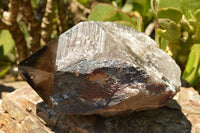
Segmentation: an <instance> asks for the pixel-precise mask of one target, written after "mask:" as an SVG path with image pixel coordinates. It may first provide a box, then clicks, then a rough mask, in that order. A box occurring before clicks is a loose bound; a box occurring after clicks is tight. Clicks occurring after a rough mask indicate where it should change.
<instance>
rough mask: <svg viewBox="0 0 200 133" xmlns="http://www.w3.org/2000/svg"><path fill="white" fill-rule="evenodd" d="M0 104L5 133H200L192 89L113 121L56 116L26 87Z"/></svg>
mask: <svg viewBox="0 0 200 133" xmlns="http://www.w3.org/2000/svg"><path fill="white" fill-rule="evenodd" d="M0 103H1V105H0V107H1V108H0V132H5V133H26V132H31V133H38V132H39V133H66V132H70V133H77V132H79V133H102V132H106V133H128V132H133V133H134V132H137V133H199V132H200V115H199V114H200V96H199V94H198V92H197V91H195V90H194V89H193V88H181V90H180V92H179V93H178V94H177V95H176V96H175V97H174V99H173V100H170V101H169V102H168V103H167V105H165V106H163V107H160V108H158V109H154V110H146V111H140V112H133V113H131V114H129V113H127V114H123V115H118V116H113V117H103V116H100V115H86V116H82V115H61V114H57V113H55V112H54V111H52V110H51V109H50V108H49V107H48V106H47V105H46V104H45V103H44V102H43V100H42V99H41V98H40V97H39V96H38V95H37V93H35V92H34V91H33V89H31V88H30V87H28V86H27V87H24V88H20V89H17V90H15V91H14V92H12V93H11V94H9V95H7V96H6V98H4V99H3V101H2V102H0Z"/></svg>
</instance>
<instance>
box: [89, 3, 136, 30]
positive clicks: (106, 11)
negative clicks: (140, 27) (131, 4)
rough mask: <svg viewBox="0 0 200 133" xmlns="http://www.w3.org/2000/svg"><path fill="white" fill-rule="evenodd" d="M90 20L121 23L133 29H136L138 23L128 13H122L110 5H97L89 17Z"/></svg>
mask: <svg viewBox="0 0 200 133" xmlns="http://www.w3.org/2000/svg"><path fill="white" fill-rule="evenodd" d="M88 20H89V21H110V22H119V23H121V24H125V25H128V26H131V27H136V22H134V21H133V19H131V17H129V16H128V15H127V14H126V13H124V12H122V11H121V10H119V9H118V8H115V7H113V6H111V5H108V4H97V5H96V6H95V7H94V8H93V10H92V12H91V14H90V16H89V17H88ZM128 22H129V23H128Z"/></svg>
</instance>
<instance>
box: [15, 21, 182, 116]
mask: <svg viewBox="0 0 200 133" xmlns="http://www.w3.org/2000/svg"><path fill="white" fill-rule="evenodd" d="M19 70H20V73H21V75H22V76H23V77H24V79H26V80H27V82H28V83H29V84H30V85H31V86H32V88H33V89H34V90H35V91H36V92H37V93H38V94H39V95H40V96H41V97H42V98H43V99H44V101H45V102H46V103H47V104H48V105H49V106H50V107H51V108H52V109H53V110H54V111H56V112H60V113H65V114H81V115H87V114H101V115H105V116H109V115H115V114H121V113H127V112H132V111H138V110H146V109H154V108H157V107H160V106H162V105H164V104H165V103H166V102H167V101H168V100H169V99H171V98H172V97H173V96H174V95H175V94H176V92H177V91H178V90H179V87H180V85H181V83H180V74H181V72H180V69H179V67H178V66H177V64H176V63H175V62H174V60H173V59H172V58H171V57H169V56H168V55H167V54H166V53H165V52H163V51H162V50H160V49H159V48H157V44H156V43H155V42H154V41H153V40H152V39H151V38H149V37H148V36H146V35H144V34H143V33H140V32H138V31H136V30H135V29H133V28H130V27H127V26H123V25H118V24H115V23H111V22H94V21H90V22H82V23H79V24H77V25H76V26H74V27H73V28H71V29H70V30H68V31H66V32H65V33H63V34H62V35H60V36H59V37H58V39H56V40H54V41H52V42H50V43H49V44H47V45H46V46H45V47H43V48H42V49H40V50H39V51H38V52H36V53H35V54H33V55H32V56H30V57H29V58H27V59H26V60H24V61H23V62H21V63H20V65H19Z"/></svg>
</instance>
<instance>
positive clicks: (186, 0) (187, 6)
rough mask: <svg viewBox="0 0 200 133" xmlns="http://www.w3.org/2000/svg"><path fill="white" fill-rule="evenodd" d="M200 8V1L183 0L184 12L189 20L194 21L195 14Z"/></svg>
mask: <svg viewBox="0 0 200 133" xmlns="http://www.w3.org/2000/svg"><path fill="white" fill-rule="evenodd" d="M199 8H200V0H183V11H184V14H185V16H186V18H187V19H194V18H195V16H194V12H195V11H196V10H197V9H199Z"/></svg>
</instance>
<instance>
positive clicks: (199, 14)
mask: <svg viewBox="0 0 200 133" xmlns="http://www.w3.org/2000/svg"><path fill="white" fill-rule="evenodd" d="M195 16H196V19H197V20H196V33H195V35H194V36H193V37H192V39H193V42H195V43H199V42H200V9H198V10H196V12H195Z"/></svg>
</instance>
